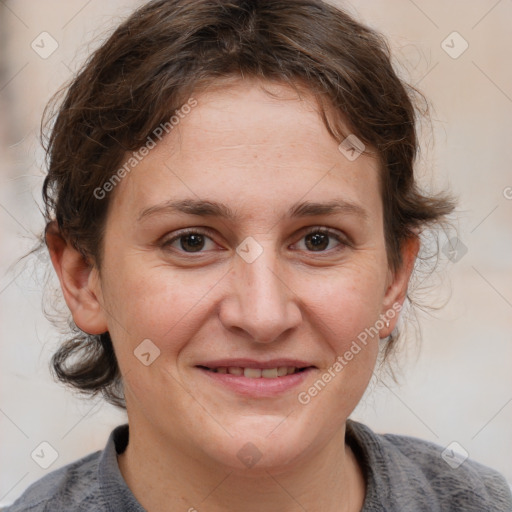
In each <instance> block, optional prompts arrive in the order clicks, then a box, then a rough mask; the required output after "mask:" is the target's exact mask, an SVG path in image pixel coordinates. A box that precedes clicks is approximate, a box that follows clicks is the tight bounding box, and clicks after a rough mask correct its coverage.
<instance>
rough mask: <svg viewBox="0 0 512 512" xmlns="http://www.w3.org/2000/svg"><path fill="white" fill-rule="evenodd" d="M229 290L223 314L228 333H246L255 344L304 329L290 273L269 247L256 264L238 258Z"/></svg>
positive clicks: (221, 317)
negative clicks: (300, 326) (296, 329)
mask: <svg viewBox="0 0 512 512" xmlns="http://www.w3.org/2000/svg"><path fill="white" fill-rule="evenodd" d="M262 247H263V245H262ZM287 277H288V279H287ZM287 281H288V282H287ZM229 286H230V292H229V294H228V296H227V297H226V298H225V299H224V301H223V302H222V304H221V307H220V312H219V316H220V320H221V322H222V324H223V325H224V327H225V328H226V329H228V330H230V331H232V332H234V331H236V332H238V334H240V332H241V331H242V332H243V334H244V335H245V337H246V338H247V339H249V340H250V341H253V342H257V343H271V342H272V341H275V340H277V339H279V338H281V337H282V335H283V334H284V333H286V332H287V331H290V332H291V331H292V330H293V329H294V328H295V327H297V326H298V325H300V323H301V321H302V314H301V311H300V307H299V300H298V297H297V295H296V294H295V293H294V291H293V289H292V285H291V283H290V282H289V273H285V272H284V270H283V266H282V265H281V264H280V263H279V261H278V257H277V256H276V255H275V251H273V250H272V249H271V248H270V246H269V245H267V246H265V247H263V252H262V253H261V254H260V256H259V257H258V258H257V259H256V260H255V261H253V262H252V263H248V262H247V261H245V260H244V259H243V258H242V257H240V256H239V255H238V254H237V255H235V263H234V266H233V271H232V274H231V280H230V284H229Z"/></svg>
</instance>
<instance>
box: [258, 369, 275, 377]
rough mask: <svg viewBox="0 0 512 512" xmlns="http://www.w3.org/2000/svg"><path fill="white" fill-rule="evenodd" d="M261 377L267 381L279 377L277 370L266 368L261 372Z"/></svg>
mask: <svg viewBox="0 0 512 512" xmlns="http://www.w3.org/2000/svg"><path fill="white" fill-rule="evenodd" d="M261 376H262V377H264V378H265V379H275V378H276V377H277V368H265V369H264V370H262V371H261Z"/></svg>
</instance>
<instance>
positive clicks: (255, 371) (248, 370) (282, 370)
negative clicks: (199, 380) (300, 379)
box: [197, 365, 315, 379]
mask: <svg viewBox="0 0 512 512" xmlns="http://www.w3.org/2000/svg"><path fill="white" fill-rule="evenodd" d="M197 368H201V369H203V370H206V371H209V372H213V373H220V374H224V375H238V376H243V377H246V378H248V379H277V378H281V377H286V376H288V375H293V374H295V373H300V372H304V371H306V370H308V369H310V368H315V367H314V366H303V367H296V366H276V367H274V368H252V367H243V366H216V367H212V368H210V367H208V366H202V365H198V366H197Z"/></svg>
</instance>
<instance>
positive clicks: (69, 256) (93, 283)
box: [45, 221, 108, 334]
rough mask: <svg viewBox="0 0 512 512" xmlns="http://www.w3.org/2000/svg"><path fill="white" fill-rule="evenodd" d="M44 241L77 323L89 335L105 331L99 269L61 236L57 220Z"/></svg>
mask: <svg viewBox="0 0 512 512" xmlns="http://www.w3.org/2000/svg"><path fill="white" fill-rule="evenodd" d="M45 240H46V245H47V247H48V250H49V252H50V257H51V260H52V264H53V267H54V269H55V272H56V273H57V276H58V278H59V281H60V286H61V288H62V293H63V295H64V299H65V301H66V304H67V305H68V308H69V310H70V311H71V314H72V315H73V320H74V321H75V324H76V325H77V327H78V328H79V329H81V330H82V331H84V332H86V333H88V334H102V333H104V332H106V331H107V330H108V327H107V322H106V315H105V314H104V310H103V306H102V304H103V299H102V295H101V286H100V285H101V283H100V278H99V273H98V270H97V268H96V267H95V266H93V265H91V264H90V263H89V262H87V261H86V260H85V258H84V257H83V256H82V254H81V253H80V252H79V251H77V250H76V249H75V248H74V247H73V246H72V245H71V244H70V243H69V242H68V241H67V240H66V239H65V238H64V237H63V236H62V234H61V233H60V231H59V228H58V226H57V222H56V221H53V222H51V223H50V224H48V227H47V228H46V233H45Z"/></svg>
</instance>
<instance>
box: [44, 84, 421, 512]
mask: <svg viewBox="0 0 512 512" xmlns="http://www.w3.org/2000/svg"><path fill="white" fill-rule="evenodd" d="M266 86H267V88H271V89H272V91H273V92H274V93H278V94H279V95H280V96H279V98H277V99H274V98H271V97H270V96H269V95H267V94H266V93H265V92H264V91H263V90H262V88H261V83H260V82H257V81H255V80H244V81H243V82H236V83H233V84H231V85H230V86H229V87H224V88H222V89H217V90H211V91H209V92H202V93H200V94H197V95H193V97H194V98H196V99H197V101H198V105H197V106H196V107H194V108H193V109H192V111H191V112H190V113H189V114H188V115H187V116H185V118H184V119H182V120H181V121H180V123H179V125H177V126H176V127H175V128H174V130H173V131H172V132H171V134H170V135H169V136H167V137H166V138H165V139H163V140H162V141H161V142H160V143H159V144H157V146H156V147H155V148H154V149H152V150H151V151H150V153H149V154H148V155H147V156H146V157H145V158H144V159H143V160H142V161H141V162H140V163H139V164H138V165H137V166H136V168H135V169H134V170H133V171H132V172H131V173H130V174H129V175H127V176H126V177H125V178H124V179H123V180H122V182H121V183H120V184H119V185H118V186H117V187H116V189H115V191H114V192H113V196H112V198H111V200H112V202H111V204H110V208H109V213H108V216H107V220H106V231H105V239H104V259H103V262H102V268H101V269H98V268H96V267H95V266H94V265H88V264H87V262H85V261H84V260H83V258H82V257H81V256H80V254H79V253H77V252H76V251H75V250H74V249H73V248H72V247H71V246H70V245H69V244H68V243H67V242H66V241H65V240H64V239H63V238H62V237H61V236H60V235H59V233H58V232H57V231H56V230H55V227H54V226H53V228H52V229H50V230H49V232H48V235H47V243H48V246H49V249H50V253H51V257H52V262H53V265H54V267H55V269H56V272H57V274H58V276H59V279H60V282H61V286H62V290H63V294H64V297H65V300H66V302H67V304H68V307H69V309H70V311H71V313H72V315H73V319H74V321H75V323H76V324H77V325H78V326H79V327H80V328H81V329H82V330H84V331H85V332H88V333H91V334H98V333H102V332H105V331H107V330H108V331H109V332H110V335H111V337H112V340H113V343H114V348H115V351H116V355H117V358H118V361H119V365H120V368H121V372H122V374H123V377H124V383H125V394H126V403H127V412H128V419H129V425H130V441H129V445H128V447H127V450H126V451H125V452H124V453H123V454H122V455H119V456H118V461H119V466H120V469H121V472H122V474H123V477H124V478H125V480H126V482H127V484H128V486H129V487H130V489H131V490H132V492H133V494H134V495H135V497H136V498H137V499H138V501H139V502H140V503H141V504H142V505H143V506H144V507H145V508H146V509H147V510H151V511H160V510H162V511H163V510H194V508H195V509H197V510H198V511H201V510H208V511H221V510H222V511H227V510H233V511H234V510H242V509H243V510H246V511H256V510H258V511H261V510H265V511H270V512H272V511H280V512H283V511H296V510H297V511H298V510H301V511H302V510H304V508H305V509H306V510H308V511H324V512H325V511H334V510H336V511H339V510H350V511H357V510H360V509H361V507H362V504H363V500H364V493H365V482H364V477H363V474H362V471H361V468H360V466H359V463H358V461H357V459H356V458H355V456H354V454H353V453H352V451H351V450H350V449H349V448H348V446H346V445H345V443H344V436H345V423H346V420H347V418H348V417H349V415H350V414H351V412H352V411H353V409H354V408H355V406H356V405H357V403H358V402H359V400H360V399H361V397H362V395H363V393H364V391H365V390H366V388H367V385H368V383H369V380H370V378H371V376H372V372H373V370H374V366H375V362H376V358H377V354H378V341H379V340H378V338H385V337H386V336H388V335H389V334H390V333H391V331H392V330H393V329H394V327H395V324H396V321H397V316H395V318H393V319H390V323H389V326H384V327H383V328H382V329H381V330H380V332H379V335H378V336H375V337H374V338H373V339H370V341H369V343H368V344H367V345H366V346H365V347H363V349H362V350H361V351H360V352H359V353H358V354H357V355H356V356H354V358H353V359H352V360H351V361H350V362H349V363H348V364H347V365H346V366H345V367H344V368H343V370H342V371H341V372H339V373H338V374H337V376H336V378H334V379H332V381H331V382H330V383H329V384H328V385H327V386H325V388H324V389H323V390H322V391H321V392H320V393H319V394H318V395H317V396H316V397H314V399H312V400H311V401H310V403H308V404H307V405H302V404H300V403H299V402H298V399H297V395H298V393H299V392H300V391H304V390H307V389H308V388H309V387H310V386H311V385H312V384H313V382H314V381H316V380H317V379H318V378H320V377H321V375H322V374H324V373H325V372H326V371H327V369H328V368H329V367H330V366H331V365H332V364H333V362H334V361H335V359H336V357H337V356H339V355H342V354H344V353H345V352H346V351H347V350H348V349H349V347H350V345H351V344H352V342H353V340H355V339H356V337H357V335H358V334H359V333H361V332H362V331H364V329H365V328H368V327H370V326H373V325H374V324H375V323H376V321H377V320H378V319H379V315H381V314H385V313H386V311H388V310H390V309H391V308H392V305H393V304H396V303H399V304H402V303H403V301H404V298H405V294H406V291H407V284H408V281H409V278H410V275H411V271H412V268H413V264H414V260H415V258H416V255H417V252H418V248H419V244H418V240H417V239H411V240H410V241H409V242H408V243H406V244H404V247H403V253H402V256H403V265H402V267H401V269H400V270H399V271H398V272H396V273H393V272H391V271H390V269H389V266H388V259H387V255H386V249H385V243H384V230H383V229H384V228H383V213H382V200H381V197H380V193H379V186H378V173H379V172H380V171H379V166H378V163H377V161H376V159H375V158H373V157H372V156H371V155H366V154H362V155H360V156H359V157H358V158H357V159H356V160H354V161H350V160H348V159H347V158H346V157H345V156H344V155H343V154H342V153H341V152H340V151H339V150H338V143H337V142H336V141H335V140H334V139H333V138H332V137H331V136H330V135H329V133H328V132H327V130H326V128H325V126H324V124H323V122H322V120H321V118H320V116H319V114H318V112H317V108H316V104H315V103H314V101H313V99H312V97H309V96H304V97H303V98H302V99H299V98H298V97H297V95H296V94H295V92H294V91H293V90H292V89H290V88H289V87H287V86H286V85H280V86H277V85H275V84H274V85H272V86H270V85H269V84H267V85H266ZM186 198H191V199H203V200H206V199H207V200H209V201H216V202H220V203H223V204H225V205H227V206H229V207H230V208H231V209H233V210H234V211H235V212H236V213H237V217H236V219H235V220H228V219H221V218H216V217H207V216H198V215H190V214H183V213H176V212H166V213H158V214H156V213H155V214H154V215H147V216H145V217H144V218H143V220H142V221H138V217H139V214H140V212H141V211H142V210H144V209H146V208H149V207H152V206H154V205H158V204H160V203H162V202H165V201H168V200H171V199H172V200H177V199H186ZM338 198H343V199H344V200H346V201H350V202H352V203H355V204H357V205H359V206H360V207H361V208H363V209H364V210H365V211H366V214H367V218H366V219H363V218H361V217H358V216H356V215H354V214H353V213H350V212H342V213H337V214H335V215H325V214H324V215H316V216H314V217H310V218H308V217H304V218H300V217H293V218H287V217H286V213H287V211H288V209H289V208H290V207H291V206H292V205H294V204H295V203H297V202H301V201H312V202H328V201H330V200H334V199H338ZM200 227H202V228H204V227H207V228H209V229H210V230H211V233H206V234H205V235H206V237H207V238H205V242H204V245H203V246H202V249H201V251H202V252H199V253H198V252H192V251H191V249H190V245H185V249H184V248H183V247H182V246H181V245H180V239H177V240H176V241H174V242H169V240H170V239H171V238H172V236H174V235H176V234H177V232H178V230H181V229H183V228H197V229H199V228H200ZM318 227H327V228H330V229H331V230H333V231H334V232H335V233H337V234H339V235H340V236H341V237H345V240H346V241H347V242H348V245H344V244H341V243H340V242H338V241H337V240H336V238H335V237H332V236H330V237H329V238H327V239H326V240H327V241H328V245H327V241H326V242H325V246H322V249H321V250H320V251H315V250H314V247H313V246H312V244H311V242H308V238H307V235H308V233H309V232H315V230H314V229H313V228H318ZM249 236H250V237H253V238H254V239H255V240H256V241H257V242H258V244H259V245H260V246H261V248H262V249H263V252H262V254H261V255H260V256H259V257H258V258H257V259H256V260H255V261H254V262H252V263H247V262H246V261H245V260H244V259H243V258H241V257H240V256H239V255H238V254H237V253H236V248H237V247H238V246H239V245H240V244H241V243H242V241H243V240H244V239H246V238H247V237H249ZM164 237H165V238H164ZM189 241H190V239H185V241H183V238H182V239H181V242H182V243H185V244H186V243H187V242H189ZM164 242H168V243H167V246H163V243H164ZM187 249H188V251H189V252H186V251H187ZM144 339H150V340H151V341H152V342H153V343H154V344H155V345H156V346H157V347H158V348H159V350H160V355H159V357H157V358H156V359H155V360H154V361H153V362H152V363H151V364H150V365H149V366H145V365H144V364H142V363H141V362H140V361H139V359H138V358H137V357H134V350H135V349H136V348H137V346H138V345H139V344H140V343H141V342H142V340H144ZM222 357H248V358H254V359H259V360H269V359H272V358H278V357H291V358H298V359H302V360H306V361H308V362H310V363H311V364H312V365H315V366H316V367H317V368H316V369H315V370H314V371H313V372H312V373H311V375H309V377H308V379H307V381H306V382H305V383H304V384H303V385H300V386H299V389H293V390H290V391H287V392H285V393H283V394H282V395H280V396H278V397H273V398H272V397H267V398H261V397H258V398H251V397H244V396H240V395H238V394H235V393H234V392H232V391H230V390H226V389H224V388H222V387H220V386H219V385H216V384H212V383H211V382H210V380H209V379H208V378H207V377H206V376H205V375H203V374H202V373H201V372H200V371H199V370H198V369H197V368H195V365H196V364H198V363H199V362H201V361H205V360H208V359H210V360H211V359H215V358H222ZM248 442H250V443H252V444H254V445H255V446H256V447H257V449H258V450H259V452H260V453H261V454H262V456H261V459H260V460H259V461H258V463H257V464H256V465H254V466H252V467H251V468H248V467H246V466H244V465H243V464H242V463H241V461H240V460H239V458H238V457H237V453H238V451H239V450H240V449H241V448H242V447H243V446H244V445H246V443H248Z"/></svg>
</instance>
